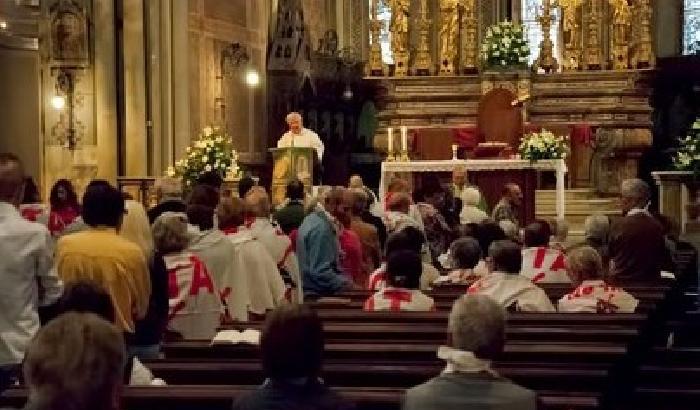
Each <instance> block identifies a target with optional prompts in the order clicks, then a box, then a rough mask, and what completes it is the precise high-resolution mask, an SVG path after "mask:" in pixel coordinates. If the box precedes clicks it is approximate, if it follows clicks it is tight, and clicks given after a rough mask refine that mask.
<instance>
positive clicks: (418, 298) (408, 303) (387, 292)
mask: <svg viewBox="0 0 700 410" xmlns="http://www.w3.org/2000/svg"><path fill="white" fill-rule="evenodd" d="M364 310H365V311H368V312H375V311H382V310H389V311H392V312H399V311H408V312H429V311H433V310H435V301H433V298H431V297H430V296H427V295H426V294H424V293H423V292H421V291H420V290H418V289H404V288H394V287H385V288H384V289H382V290H380V291H379V292H377V293H375V294H374V295H372V296H370V297H369V298H368V299H367V300H366V301H365V305H364Z"/></svg>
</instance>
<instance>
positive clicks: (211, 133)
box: [166, 127, 239, 186]
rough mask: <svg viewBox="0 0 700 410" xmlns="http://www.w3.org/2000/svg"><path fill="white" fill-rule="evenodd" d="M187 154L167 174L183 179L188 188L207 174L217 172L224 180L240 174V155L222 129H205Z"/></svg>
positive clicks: (187, 150) (188, 148) (169, 168)
mask: <svg viewBox="0 0 700 410" xmlns="http://www.w3.org/2000/svg"><path fill="white" fill-rule="evenodd" d="M185 153H186V154H185V157H184V158H182V159H180V160H178V161H176V162H175V166H174V167H168V170H167V171H166V174H167V175H168V176H170V177H179V178H181V179H182V181H183V182H184V184H185V185H187V186H192V185H194V183H195V182H196V181H197V179H198V178H199V177H200V176H201V175H202V174H204V173H207V172H216V173H218V174H219V175H221V177H222V178H225V177H226V176H234V177H235V176H236V175H238V173H239V168H238V153H237V152H236V150H234V149H233V142H232V140H231V137H229V136H228V135H227V134H226V131H224V130H223V129H221V128H218V127H205V128H204V129H203V130H202V132H201V133H200V134H199V136H198V137H197V139H196V140H195V141H194V142H193V143H192V145H191V146H189V147H187V149H186V150H185Z"/></svg>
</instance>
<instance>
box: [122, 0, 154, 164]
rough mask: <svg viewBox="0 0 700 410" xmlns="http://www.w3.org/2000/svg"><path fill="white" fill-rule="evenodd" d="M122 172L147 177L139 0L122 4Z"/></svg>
mask: <svg viewBox="0 0 700 410" xmlns="http://www.w3.org/2000/svg"><path fill="white" fill-rule="evenodd" d="M123 13H124V14H123V17H124V29H123V35H124V105H125V107H124V108H125V110H124V114H125V128H124V144H125V151H124V152H125V153H126V155H125V158H124V165H125V167H124V172H125V175H127V176H146V175H148V171H149V169H148V140H147V133H146V61H145V56H144V51H145V48H144V36H143V31H144V24H143V23H144V19H143V0H124V12H123Z"/></svg>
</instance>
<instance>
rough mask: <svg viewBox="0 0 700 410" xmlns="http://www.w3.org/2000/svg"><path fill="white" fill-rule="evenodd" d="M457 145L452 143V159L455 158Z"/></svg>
mask: <svg viewBox="0 0 700 410" xmlns="http://www.w3.org/2000/svg"><path fill="white" fill-rule="evenodd" d="M458 148H459V146H458V145H457V144H452V159H457V149H458Z"/></svg>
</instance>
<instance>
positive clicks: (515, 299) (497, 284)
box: [467, 272, 556, 312]
mask: <svg viewBox="0 0 700 410" xmlns="http://www.w3.org/2000/svg"><path fill="white" fill-rule="evenodd" d="M467 293H468V294H477V295H486V296H489V297H491V298H492V299H493V300H495V301H496V302H497V303H498V304H500V305H501V306H503V307H504V308H514V309H515V310H516V311H518V312H555V311H556V309H554V305H552V302H551V301H550V300H549V297H548V296H547V294H546V293H545V292H544V290H542V289H540V288H539V287H537V285H535V284H533V283H532V282H531V281H530V279H528V278H526V277H524V276H522V275H514V274H508V273H503V272H492V273H490V274H488V275H487V276H485V277H483V278H481V279H479V280H477V281H476V282H474V283H473V284H472V285H471V286H470V287H469V289H467Z"/></svg>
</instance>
